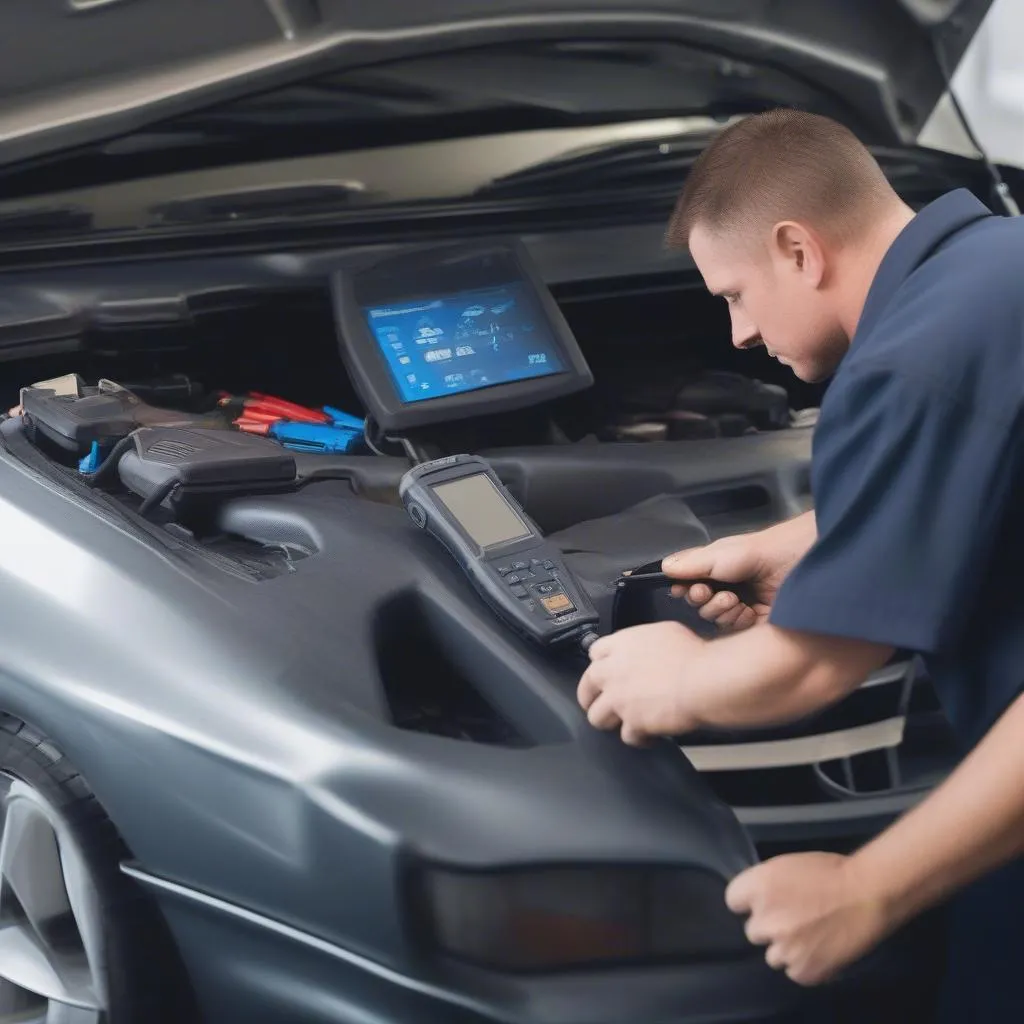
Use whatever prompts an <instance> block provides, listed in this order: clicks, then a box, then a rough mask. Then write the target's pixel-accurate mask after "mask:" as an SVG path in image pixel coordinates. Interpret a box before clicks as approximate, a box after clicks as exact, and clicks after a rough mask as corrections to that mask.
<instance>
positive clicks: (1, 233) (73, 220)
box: [0, 206, 93, 240]
mask: <svg viewBox="0 0 1024 1024" xmlns="http://www.w3.org/2000/svg"><path fill="white" fill-rule="evenodd" d="M92 222H93V221H92V214H91V213H89V211H88V210H84V209H82V207H80V206H37V207H27V208H25V209H23V210H11V211H9V212H0V237H2V238H4V239H5V240H13V239H18V238H21V237H27V238H39V237H42V236H47V235H53V234H58V235H63V234H68V233H70V232H75V231H88V230H89V228H91V227H92Z"/></svg>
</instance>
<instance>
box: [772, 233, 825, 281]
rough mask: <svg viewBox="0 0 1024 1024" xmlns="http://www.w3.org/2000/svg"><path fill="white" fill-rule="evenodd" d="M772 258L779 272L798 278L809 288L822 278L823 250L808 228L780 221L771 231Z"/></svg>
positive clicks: (819, 241)
mask: <svg viewBox="0 0 1024 1024" xmlns="http://www.w3.org/2000/svg"><path fill="white" fill-rule="evenodd" d="M771 248H772V258H773V260H774V261H775V262H776V263H777V264H778V265H779V266H780V267H781V268H783V269H786V270H788V271H790V272H791V273H795V274H798V275H799V276H800V277H801V279H802V280H803V281H804V282H806V284H808V285H809V286H810V287H811V288H817V287H819V286H820V285H821V283H822V281H823V280H824V278H825V272H826V269H827V268H826V258H825V248H824V246H823V245H822V242H821V239H820V238H819V237H818V235H817V234H816V233H815V232H814V231H811V230H810V228H808V227H806V226H805V225H803V224H801V223H799V222H798V221H793V220H784V221H780V222H779V223H778V224H776V225H775V227H774V228H773V229H772V246H771Z"/></svg>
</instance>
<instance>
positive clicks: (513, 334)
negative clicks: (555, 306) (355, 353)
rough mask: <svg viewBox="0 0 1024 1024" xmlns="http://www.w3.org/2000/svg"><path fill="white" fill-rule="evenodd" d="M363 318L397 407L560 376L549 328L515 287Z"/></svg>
mask: <svg viewBox="0 0 1024 1024" xmlns="http://www.w3.org/2000/svg"><path fill="white" fill-rule="evenodd" d="M364 312H365V313H366V318H367V321H368V323H369V325H370V330H371V331H372V332H373V335H374V337H375V338H376V339H377V344H378V345H379V346H380V350H381V352H382V353H383V355H384V359H385V360H386V362H387V364H388V369H389V370H390V371H391V376H392V378H393V379H394V381H395V386H396V387H397V389H398V394H399V396H400V397H401V399H402V401H403V402H405V403H408V402H422V401H424V400H426V399H430V398H442V397H444V396H445V395H456V394H461V393H462V392H465V391H474V390H476V389H477V388H486V387H492V386H494V385H495V384H509V383H511V382H513V381H520V380H527V379H529V378H531V377H546V376H548V375H550V374H553V373H563V372H564V371H565V366H564V364H563V361H562V356H561V353H560V352H559V350H558V347H557V345H556V343H555V339H554V336H553V335H552V333H551V329H550V328H549V327H548V325H547V322H546V320H545V318H544V316H543V314H542V313H541V311H540V309H539V308H538V305H537V303H536V302H535V301H534V298H533V295H532V293H531V292H530V291H529V290H528V289H527V288H526V286H525V285H524V284H523V283H522V282H519V281H515V282H511V283H509V284H501V285H495V286H493V287H489V288H485V289H479V290H475V291H466V292H457V293H455V294H452V295H442V296H438V297H436V298H425V299H416V300H411V301H409V302H400V303H396V304H393V305H389V306H374V307H371V308H367V309H365V310H364Z"/></svg>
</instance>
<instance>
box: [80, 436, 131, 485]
mask: <svg viewBox="0 0 1024 1024" xmlns="http://www.w3.org/2000/svg"><path fill="white" fill-rule="evenodd" d="M134 444H135V435H134V433H132V434H129V435H128V436H127V437H122V438H121V440H120V441H118V442H117V444H115V445H114V447H113V448H112V449H111V452H110V454H109V455H108V456H107V457H106V458H105V459H104V460H103V461H102V462H101V463H100V464H99V466H97V467H96V469H95V471H94V472H92V473H84V474H83V479H84V480H85V482H86V483H87V484H88V485H89V486H90V487H99V486H100V484H102V483H104V482H105V481H106V479H107V477H108V476H110V475H111V473H115V472H117V464H118V463H119V462H120V461H121V456H122V455H124V453H125V452H126V451H128V449H129V448H131V447H132V446H133V445H134Z"/></svg>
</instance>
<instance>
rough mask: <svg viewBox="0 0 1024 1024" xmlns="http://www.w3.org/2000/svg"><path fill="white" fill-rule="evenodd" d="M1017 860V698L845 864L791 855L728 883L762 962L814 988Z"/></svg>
mask: <svg viewBox="0 0 1024 1024" xmlns="http://www.w3.org/2000/svg"><path fill="white" fill-rule="evenodd" d="M1022 853H1024V696H1021V697H1018V698H1017V700H1016V701H1015V702H1014V703H1013V704H1012V705H1011V706H1010V708H1009V709H1008V710H1007V711H1006V712H1005V713H1004V714H1003V716H1002V718H1000V720H999V721H998V722H997V723H996V724H995V726H993V728H992V729H991V731H990V732H989V733H988V735H987V736H986V737H985V738H984V739H983V740H982V741H981V743H979V744H978V746H977V747H975V749H974V750H973V751H972V753H971V754H969V755H968V756H967V757H966V758H965V759H964V760H963V761H962V762H961V764H960V765H959V767H957V769H956V770H955V771H954V772H953V773H952V774H951V775H950V776H949V778H948V779H946V781H945V782H944V783H943V784H942V785H941V786H939V787H938V788H937V789H936V790H935V791H934V792H933V793H932V794H931V795H930V796H929V797H927V799H925V800H924V801H922V802H921V803H920V804H918V806H917V807H915V808H914V809H913V810H912V811H910V812H908V813H907V814H906V815H904V816H903V817H902V818H901V819H900V820H899V821H897V822H896V823H895V824H894V825H892V826H890V827H889V828H888V829H887V830H886V831H884V832H882V833H881V834H880V835H879V836H878V837H877V838H875V839H874V840H872V841H871V842H869V843H868V844H867V845H865V846H864V847H862V848H861V849H860V850H858V851H857V852H856V853H854V854H852V855H851V856H849V857H842V856H839V855H837V854H826V853H797V854H789V855H786V856H781V857H775V858H773V859H771V860H767V861H765V862H764V863H762V864H757V865H755V866H754V867H752V868H749V869H748V870H746V871H744V872H743V873H742V874H740V875H738V876H737V877H736V878H735V879H733V881H732V883H731V884H730V885H729V888H728V889H727V891H726V902H727V903H728V905H729V907H730V908H731V909H732V910H733V911H735V912H737V913H743V914H748V915H749V917H748V920H747V924H746V931H747V935H748V937H749V938H750V940H751V941H752V942H755V943H757V944H759V945H763V946H766V947H767V951H766V954H765V958H766V959H767V961H768V963H769V964H771V965H772V966H773V967H775V968H777V969H779V970H785V971H786V973H787V974H788V975H789V976H790V977H791V978H792V979H793V980H794V981H796V982H798V983H800V984H804V985H815V984H818V983H820V982H822V981H826V980H828V979H829V978H830V977H832V976H833V975H834V974H835V973H836V972H837V971H839V970H841V969H842V968H843V967H846V966H847V965H848V964H851V963H853V962H854V961H855V960H858V959H860V958H861V957H862V956H863V955H864V954H866V953H868V952H869V951H870V950H871V949H872V948H873V947H874V946H876V945H877V944H878V943H879V942H881V941H882V939H884V938H885V937H886V936H887V935H888V934H890V933H891V932H893V931H895V930H896V929H897V928H899V927H900V926H901V925H903V924H904V923H905V922H907V921H908V920H910V919H911V918H913V917H915V916H916V915H917V914H919V913H921V912H922V911H924V910H926V909H928V908H929V907H931V906H933V905H935V904H937V903H939V902H940V901H941V900H942V899H943V898H945V897H946V896H948V895H949V894H951V893H953V892H955V891H956V890H957V889H960V888H962V887H964V886H965V885H967V884H969V883H970V882H972V881H974V880H975V879H977V878H979V877H980V876H982V875H984V874H986V873H987V872H989V871H991V870H993V869H995V868H997V867H1000V866H1002V865H1003V864H1006V863H1008V862H1009V861H1011V860H1012V859H1013V858H1015V857H1018V856H1020V855H1021V854H1022Z"/></svg>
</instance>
